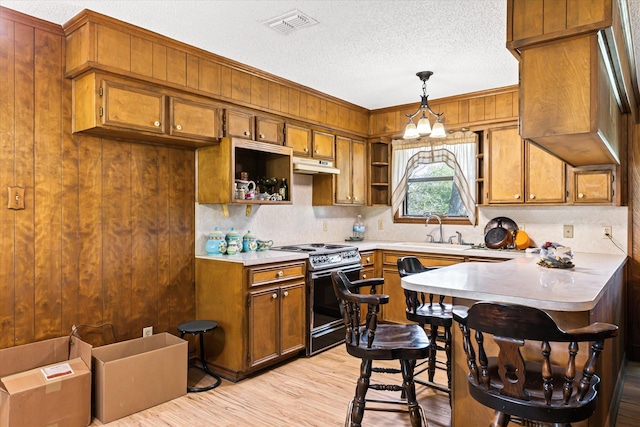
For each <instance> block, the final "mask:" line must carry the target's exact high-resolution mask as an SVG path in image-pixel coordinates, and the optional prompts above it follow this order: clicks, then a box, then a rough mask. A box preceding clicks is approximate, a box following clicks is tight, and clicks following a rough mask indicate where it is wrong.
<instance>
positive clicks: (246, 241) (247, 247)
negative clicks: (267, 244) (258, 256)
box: [242, 230, 258, 252]
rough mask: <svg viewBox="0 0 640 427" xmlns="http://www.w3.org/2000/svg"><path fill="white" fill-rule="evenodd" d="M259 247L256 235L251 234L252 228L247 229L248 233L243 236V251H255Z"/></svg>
mask: <svg viewBox="0 0 640 427" xmlns="http://www.w3.org/2000/svg"><path fill="white" fill-rule="evenodd" d="M256 249H258V242H257V241H256V236H254V235H253V234H251V230H247V234H245V235H244V236H242V252H255V251H256Z"/></svg>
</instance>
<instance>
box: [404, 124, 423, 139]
mask: <svg viewBox="0 0 640 427" xmlns="http://www.w3.org/2000/svg"><path fill="white" fill-rule="evenodd" d="M418 137H420V134H419V133H418V129H417V128H416V125H415V123H413V121H409V123H407V126H406V127H405V128H404V135H402V138H403V139H416V138H418Z"/></svg>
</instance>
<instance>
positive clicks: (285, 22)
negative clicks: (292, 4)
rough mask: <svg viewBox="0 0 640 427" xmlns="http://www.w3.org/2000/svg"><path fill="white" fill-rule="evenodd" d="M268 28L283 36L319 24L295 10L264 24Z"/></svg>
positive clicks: (268, 20)
mask: <svg viewBox="0 0 640 427" xmlns="http://www.w3.org/2000/svg"><path fill="white" fill-rule="evenodd" d="M262 23H263V24H264V25H266V26H267V27H269V28H271V29H272V30H274V31H277V32H279V33H282V34H289V33H292V32H294V31H296V30H298V29H300V28H305V27H310V26H312V25H315V24H317V23H318V21H316V20H315V19H313V18H312V17H310V16H309V15H307V14H305V13H304V12H301V11H299V10H298V9H294V10H292V11H290V12H287V13H285V14H283V15H280V16H277V17H275V18H271V19H267V20H266V21H263V22H262Z"/></svg>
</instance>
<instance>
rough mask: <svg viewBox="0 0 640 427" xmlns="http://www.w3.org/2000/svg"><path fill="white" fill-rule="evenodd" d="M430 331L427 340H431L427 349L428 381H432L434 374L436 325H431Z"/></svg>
mask: <svg viewBox="0 0 640 427" xmlns="http://www.w3.org/2000/svg"><path fill="white" fill-rule="evenodd" d="M430 328H431V333H430V334H429V335H430V336H429V340H430V341H431V346H430V349H429V368H428V372H429V381H430V382H433V377H434V376H435V374H436V351H437V349H438V343H437V339H438V326H437V325H431V327H430Z"/></svg>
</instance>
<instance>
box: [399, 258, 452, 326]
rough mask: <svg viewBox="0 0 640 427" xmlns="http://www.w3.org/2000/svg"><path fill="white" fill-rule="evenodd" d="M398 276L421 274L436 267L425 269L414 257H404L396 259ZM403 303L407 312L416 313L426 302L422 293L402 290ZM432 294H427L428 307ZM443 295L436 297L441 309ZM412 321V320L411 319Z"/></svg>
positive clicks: (431, 303) (431, 301)
mask: <svg viewBox="0 0 640 427" xmlns="http://www.w3.org/2000/svg"><path fill="white" fill-rule="evenodd" d="M397 263H398V274H400V277H401V278H402V277H406V276H410V275H412V274H417V273H422V272H425V271H429V270H435V269H436V267H427V266H425V265H423V264H422V263H421V262H420V260H419V259H418V258H417V257H415V256H405V257H402V258H398V261H397ZM404 297H405V302H406V304H407V311H408V312H409V313H413V314H415V313H416V310H417V309H418V307H419V306H421V305H425V304H426V302H427V300H426V296H425V294H424V292H420V293H418V292H416V291H411V290H407V289H405V290H404ZM433 298H434V294H429V306H430V307H431V306H432V305H433ZM443 302H444V295H439V296H438V304H439V305H440V307H441V308H444V304H443ZM411 320H412V319H411Z"/></svg>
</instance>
